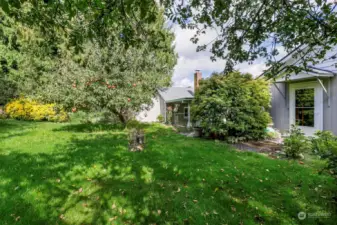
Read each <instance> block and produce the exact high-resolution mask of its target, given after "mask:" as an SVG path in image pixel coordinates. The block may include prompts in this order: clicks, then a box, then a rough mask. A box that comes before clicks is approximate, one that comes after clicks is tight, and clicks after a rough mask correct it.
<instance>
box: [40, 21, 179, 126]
mask: <svg viewBox="0 0 337 225" xmlns="http://www.w3.org/2000/svg"><path fill="white" fill-rule="evenodd" d="M163 25H164V18H163V17H162V18H161V20H159V19H158V21H157V23H156V24H155V25H152V28H151V29H155V30H157V31H158V32H162V38H161V40H160V41H158V43H157V44H158V45H159V46H160V48H158V49H155V50H152V49H151V48H150V43H149V42H144V43H142V45H139V46H137V48H136V47H129V48H125V46H124V45H123V42H122V41H114V38H113V37H112V36H111V37H110V42H109V43H107V44H106V45H104V46H101V45H100V44H99V43H98V42H87V43H86V44H85V45H84V46H83V51H82V52H80V53H78V54H72V55H71V56H70V57H68V56H63V55H62V56H61V58H60V62H58V63H57V66H56V69H55V71H54V72H52V73H45V74H44V75H43V77H42V78H43V79H44V80H47V81H49V82H45V85H43V86H40V87H39V88H38V94H39V95H40V96H41V97H42V99H43V100H47V101H52V102H57V103H60V104H62V105H64V106H65V107H66V108H76V110H86V111H103V110H107V111H109V112H111V113H114V114H115V115H116V116H117V117H118V118H119V120H120V122H122V123H126V122H127V121H128V120H130V119H132V118H134V116H135V115H136V114H137V113H138V112H140V111H142V110H144V109H146V108H148V107H149V106H151V104H152V98H153V97H154V96H155V95H156V93H157V90H158V89H159V88H162V87H166V86H169V85H170V81H171V77H172V74H173V68H174V65H175V64H176V54H175V53H174V49H173V45H172V42H173V40H174V36H173V34H172V33H171V31H170V30H168V29H166V28H164V27H163ZM111 32H116V31H111Z"/></svg>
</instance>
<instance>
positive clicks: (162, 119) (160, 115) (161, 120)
mask: <svg viewBox="0 0 337 225" xmlns="http://www.w3.org/2000/svg"><path fill="white" fill-rule="evenodd" d="M157 121H158V122H159V123H164V121H165V119H164V116H163V115H162V114H159V115H158V116H157Z"/></svg>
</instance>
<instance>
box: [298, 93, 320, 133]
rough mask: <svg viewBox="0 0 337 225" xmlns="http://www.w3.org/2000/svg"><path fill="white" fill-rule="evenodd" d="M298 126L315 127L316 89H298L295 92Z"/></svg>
mask: <svg viewBox="0 0 337 225" xmlns="http://www.w3.org/2000/svg"><path fill="white" fill-rule="evenodd" d="M295 116H296V125H298V126H307V127H314V126H315V124H314V121H315V89H314V88H310V89H297V90H296V91H295Z"/></svg>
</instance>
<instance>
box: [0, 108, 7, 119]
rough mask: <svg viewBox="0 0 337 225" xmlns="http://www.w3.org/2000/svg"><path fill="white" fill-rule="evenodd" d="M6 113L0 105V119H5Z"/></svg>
mask: <svg viewBox="0 0 337 225" xmlns="http://www.w3.org/2000/svg"><path fill="white" fill-rule="evenodd" d="M6 117H7V116H6V113H5V111H4V110H3V108H2V107H0V119H6Z"/></svg>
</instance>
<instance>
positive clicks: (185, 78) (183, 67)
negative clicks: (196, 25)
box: [173, 26, 225, 86]
mask: <svg viewBox="0 0 337 225" xmlns="http://www.w3.org/2000/svg"><path fill="white" fill-rule="evenodd" d="M174 32H175V35H176V39H175V49H176V52H177V53H178V55H179V59H178V63H177V65H176V67H175V71H174V76H173V83H174V86H193V74H194V71H195V70H197V69H198V70H201V71H202V72H203V77H207V76H209V75H210V74H211V73H212V72H213V71H222V70H223V68H224V66H225V61H224V60H218V61H216V62H212V61H211V59H210V56H211V55H212V54H211V53H210V52H209V51H207V50H206V51H202V52H196V48H197V45H196V44H193V43H192V42H191V41H190V39H191V38H192V37H193V35H194V34H195V30H184V29H181V28H180V27H178V26H176V27H174ZM216 36H217V33H216V31H215V30H214V29H208V30H207V31H206V34H205V35H203V36H202V37H200V42H199V43H198V44H207V43H210V42H211V41H212V40H214V38H215V37H216Z"/></svg>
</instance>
